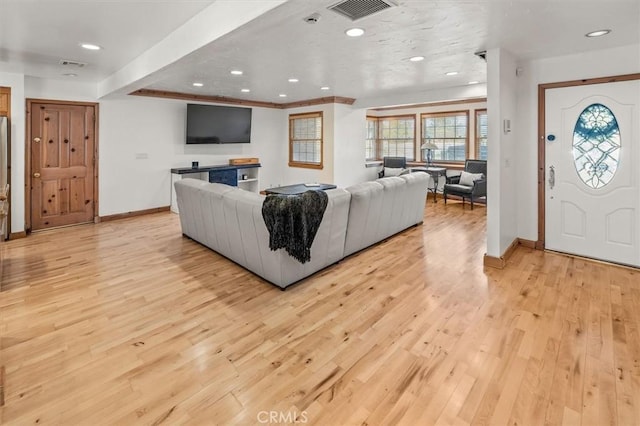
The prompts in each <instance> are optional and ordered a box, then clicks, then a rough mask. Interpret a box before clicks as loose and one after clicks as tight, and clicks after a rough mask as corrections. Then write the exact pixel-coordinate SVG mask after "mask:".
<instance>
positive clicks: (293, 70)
mask: <svg viewBox="0 0 640 426" xmlns="http://www.w3.org/2000/svg"><path fill="white" fill-rule="evenodd" d="M221 1H239V0H218V2H221ZM245 1H253V2H255V3H257V2H260V0H245ZM211 3H214V2H213V1H192V0H190V1H164V0H163V1H149V0H147V1H127V2H124V1H120V0H111V1H87V0H85V1H82V2H80V1H56V0H46V1H45V0H43V1H33V0H32V1H29V0H18V1H11V0H0V61H4V62H10V63H11V65H12V66H16V65H19V66H21V67H23V68H24V70H25V71H24V72H25V73H27V74H29V75H35V76H43V77H49V78H63V77H61V74H63V73H64V72H76V73H78V74H79V77H78V79H88V80H91V81H96V82H98V81H100V80H101V79H104V78H105V77H107V76H108V75H110V74H112V73H114V72H115V71H117V70H118V69H121V68H122V67H123V66H124V65H126V64H127V63H129V62H130V61H132V60H133V59H134V58H135V57H137V56H139V55H140V54H141V53H142V52H143V51H145V50H147V49H149V48H150V47H152V46H153V45H154V44H156V43H158V42H160V41H161V40H162V39H163V38H164V37H165V36H167V35H169V34H170V33H171V32H172V31H174V30H175V29H176V28H178V27H179V26H181V25H182V24H183V23H185V22H186V21H187V20H188V19H189V18H190V17H192V16H194V15H195V14H197V13H199V12H201V11H202V10H203V9H204V8H205V7H207V6H208V5H209V4H211ZM334 3H335V0H289V1H287V2H286V3H284V4H283V5H281V6H279V7H277V8H275V9H272V10H271V11H269V12H267V13H265V14H263V15H262V16H260V17H259V18H257V19H255V20H253V21H251V22H249V23H247V24H245V25H243V26H241V27H240V28H237V29H236V30H234V31H232V32H229V33H227V34H226V35H224V36H222V37H219V38H218V39H217V40H215V41H213V42H211V43H209V44H207V45H205V46H204V47H202V48H200V49H198V50H196V51H194V52H192V53H190V54H187V55H185V56H183V57H182V59H180V60H178V61H176V62H173V63H171V64H169V65H167V66H165V67H162V68H160V69H159V70H157V71H155V72H151V73H149V74H148V75H147V76H146V78H145V79H140V84H141V86H140V87H139V88H147V89H157V90H169V91H176V92H186V93H196V94H204V95H214V96H227V97H234V98H240V99H248V100H259V101H267V102H293V101H300V100H305V99H312V98H318V97H323V96H345V97H352V98H357V99H360V98H368V97H374V96H377V97H379V96H383V95H385V94H397V93H410V92H412V91H424V90H430V89H439V88H445V87H453V86H461V85H465V84H466V83H467V82H469V81H472V80H477V81H480V82H484V81H485V79H486V64H485V63H484V61H482V60H481V59H479V58H478V57H476V56H475V55H474V52H476V51H479V50H486V49H491V48H496V47H502V48H505V49H507V50H509V51H511V52H512V53H514V54H515V55H516V56H517V57H519V58H522V59H534V58H543V57H552V56H558V55H564V54H569V53H578V52H587V51H593V50H599V49H604V48H608V47H616V46H624V45H630V44H636V43H638V42H639V41H640V30H639V28H640V1H638V0H632V1H628V0H600V1H589V0H530V1H527V0H483V1H480V0H475V1H466V0H448V1H430V0H400V1H399V3H400V5H399V6H398V7H394V8H392V9H387V10H385V11H383V12H380V13H378V14H376V15H372V16H370V17H366V18H364V19H362V20H360V21H358V22H356V23H352V22H351V21H350V20H349V19H347V18H345V17H343V16H341V15H338V14H336V13H334V12H332V11H329V10H327V6H330V5H332V4H334ZM312 13H319V14H320V15H321V18H320V21H319V22H318V23H317V24H308V23H306V22H304V21H303V18H304V17H306V16H308V15H310V14H312ZM353 26H358V27H361V28H364V29H365V30H366V34H365V35H364V36H363V37H360V38H349V37H347V36H345V34H344V31H345V30H346V29H347V28H350V27H353ZM601 28H610V29H612V30H613V31H612V33H611V34H610V35H608V36H605V37H601V38H596V39H588V38H586V37H584V34H585V33H587V32H589V31H592V30H596V29H601ZM83 41H90V42H94V43H97V44H100V45H102V46H104V47H105V49H104V50H102V51H100V52H89V51H84V50H83V49H80V48H79V47H78V43H79V42H83ZM414 55H422V56H425V57H426V58H427V59H426V60H425V61H423V62H417V63H412V62H409V61H408V60H407V59H408V58H409V57H411V56H414ZM62 58H65V59H76V60H81V61H86V62H89V64H90V65H89V66H87V67H86V68H84V69H82V70H72V71H66V70H64V69H61V67H60V66H58V65H56V64H57V61H58V60H59V59H62ZM1 66H2V62H0V69H2V68H1ZM231 69H241V70H242V71H244V75H242V76H232V75H230V74H229V71H230V70H231ZM448 71H459V72H460V74H459V75H457V76H446V75H445V73H446V72H448ZM290 77H295V78H298V79H299V80H300V81H299V82H298V83H289V82H287V79H288V78H290ZM194 81H199V82H202V83H204V87H202V88H195V87H193V86H192V83H193V82H194ZM324 85H327V86H330V87H331V90H329V91H321V90H320V86H324ZM242 88H248V89H251V93H247V94H245V93H241V92H240V89H242ZM280 93H286V94H287V97H286V98H280V97H279V96H278V95H279V94H280Z"/></svg>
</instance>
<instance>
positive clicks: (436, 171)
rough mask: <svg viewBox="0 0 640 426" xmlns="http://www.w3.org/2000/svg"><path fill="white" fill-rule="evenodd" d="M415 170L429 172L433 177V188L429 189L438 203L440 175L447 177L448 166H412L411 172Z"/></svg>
mask: <svg viewBox="0 0 640 426" xmlns="http://www.w3.org/2000/svg"><path fill="white" fill-rule="evenodd" d="M413 172H424V173H429V176H431V179H433V188H427V189H428V190H429V191H431V192H432V193H433V202H434V203H437V202H438V198H437V195H436V194H437V192H438V182H439V180H440V176H444V177H445V178H446V177H447V168H446V167H412V168H411V173H413Z"/></svg>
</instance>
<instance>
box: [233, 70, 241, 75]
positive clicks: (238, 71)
mask: <svg viewBox="0 0 640 426" xmlns="http://www.w3.org/2000/svg"><path fill="white" fill-rule="evenodd" d="M231 74H233V75H242V71H240V70H231Z"/></svg>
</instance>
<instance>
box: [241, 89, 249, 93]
mask: <svg viewBox="0 0 640 426" xmlns="http://www.w3.org/2000/svg"><path fill="white" fill-rule="evenodd" d="M240 91H241V92H242V93H249V92H250V91H251V90H249V89H240Z"/></svg>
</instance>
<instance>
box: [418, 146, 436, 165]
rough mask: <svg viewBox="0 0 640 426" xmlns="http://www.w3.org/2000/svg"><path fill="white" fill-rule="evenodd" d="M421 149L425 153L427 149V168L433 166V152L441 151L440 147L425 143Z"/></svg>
mask: <svg viewBox="0 0 640 426" xmlns="http://www.w3.org/2000/svg"><path fill="white" fill-rule="evenodd" d="M420 149H421V150H422V151H424V150H425V149H426V150H427V167H431V166H433V150H434V149H439V147H438V145H436V144H435V143H433V142H427V143H423V144H422V145H421V146H420Z"/></svg>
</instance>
